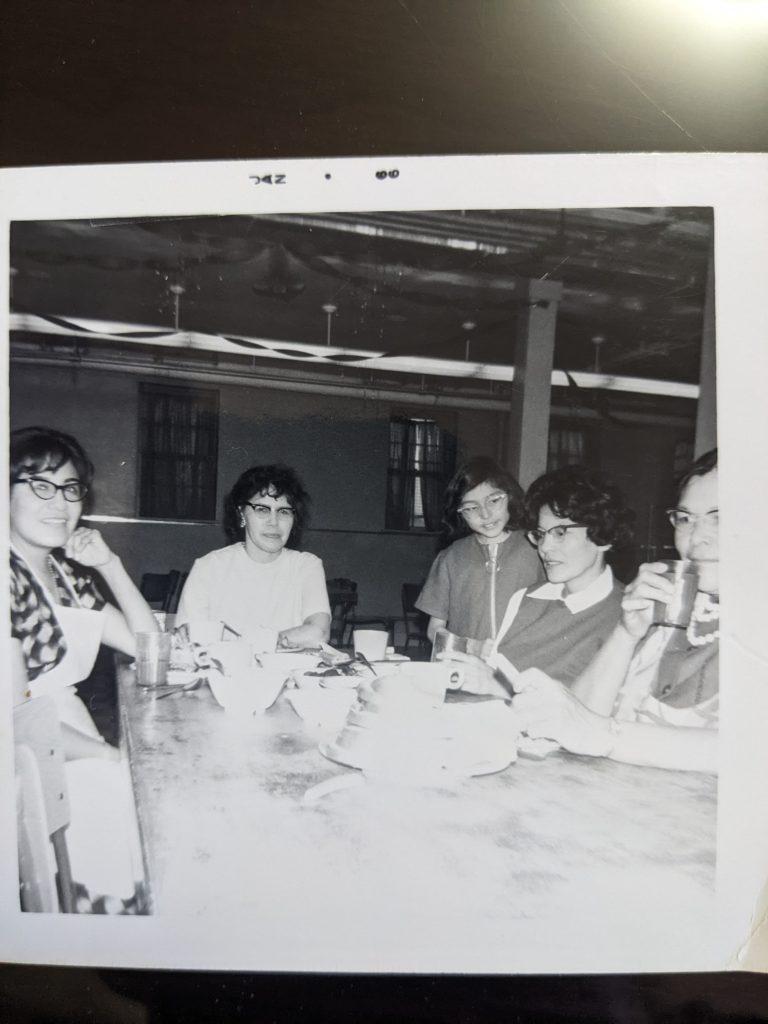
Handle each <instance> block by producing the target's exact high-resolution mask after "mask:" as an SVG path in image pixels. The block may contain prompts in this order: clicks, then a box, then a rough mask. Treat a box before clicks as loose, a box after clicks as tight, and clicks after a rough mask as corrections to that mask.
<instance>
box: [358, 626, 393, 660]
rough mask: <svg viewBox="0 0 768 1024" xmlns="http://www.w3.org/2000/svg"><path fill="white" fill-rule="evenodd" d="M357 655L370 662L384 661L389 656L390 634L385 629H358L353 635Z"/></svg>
mask: <svg viewBox="0 0 768 1024" xmlns="http://www.w3.org/2000/svg"><path fill="white" fill-rule="evenodd" d="M352 642H353V644H354V646H355V654H361V655H362V656H363V657H364V658H367V659H368V661H383V660H384V658H385V657H386V656H387V644H388V643H389V633H388V632H387V630H385V629H356V630H355V631H354V632H353V633H352Z"/></svg>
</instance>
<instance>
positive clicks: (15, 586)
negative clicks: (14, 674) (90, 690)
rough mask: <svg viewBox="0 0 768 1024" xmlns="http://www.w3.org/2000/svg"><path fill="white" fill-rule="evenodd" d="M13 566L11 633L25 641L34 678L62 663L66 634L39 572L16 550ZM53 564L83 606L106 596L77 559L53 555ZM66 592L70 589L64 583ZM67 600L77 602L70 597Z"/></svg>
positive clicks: (99, 605) (95, 603)
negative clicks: (54, 556)
mask: <svg viewBox="0 0 768 1024" xmlns="http://www.w3.org/2000/svg"><path fill="white" fill-rule="evenodd" d="M10 568H11V636H12V637H14V638H15V639H16V640H19V641H21V649H22V652H23V654H24V661H25V663H26V667H27V678H28V679H29V680H30V682H31V681H32V680H33V679H37V677H38V676H39V675H41V674H42V673H43V672H49V671H50V670H51V669H52V668H54V667H55V666H56V665H58V664H59V662H60V661H61V660H62V659H63V657H64V655H65V654H66V651H67V643H66V640H65V639H64V634H63V633H62V631H61V627H60V626H59V623H58V621H57V619H56V612H55V609H54V606H53V605H52V604H51V601H50V598H49V596H48V594H47V593H46V591H45V590H44V588H43V587H42V586H41V584H40V583H39V581H38V580H37V578H36V576H35V575H34V573H33V572H32V570H31V569H30V568H29V566H28V565H27V564H26V562H24V560H23V559H22V558H21V557H20V556H19V555H18V554H17V553H16V552H15V551H13V550H11V551H10ZM52 568H53V569H54V571H56V572H58V573H59V575H60V576H61V577H62V578H66V580H67V581H68V582H69V584H70V585H71V587H72V588H73V589H74V591H75V594H76V595H77V600H78V603H79V605H80V607H82V608H92V609H94V610H98V609H99V608H103V607H104V603H105V602H104V599H103V597H102V596H101V594H100V593H99V591H98V588H97V586H96V583H95V581H94V579H93V577H92V576H91V575H90V573H88V572H87V571H86V570H85V569H83V567H82V566H80V565H78V564H77V563H76V562H70V561H68V560H66V559H64V558H63V556H59V557H58V558H57V559H52ZM62 592H63V593H68V591H67V590H66V588H65V587H62ZM66 603H67V604H70V605H71V604H74V602H73V601H72V600H71V599H70V600H69V601H67V602H66Z"/></svg>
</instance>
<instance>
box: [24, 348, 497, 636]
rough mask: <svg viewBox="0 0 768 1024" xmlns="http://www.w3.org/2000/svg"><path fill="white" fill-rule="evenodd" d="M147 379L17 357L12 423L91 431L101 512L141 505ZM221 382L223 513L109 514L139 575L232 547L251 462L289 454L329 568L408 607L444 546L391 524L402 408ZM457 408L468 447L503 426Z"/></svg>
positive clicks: (96, 509)
mask: <svg viewBox="0 0 768 1024" xmlns="http://www.w3.org/2000/svg"><path fill="white" fill-rule="evenodd" d="M141 379H142V378H141V377H137V376H134V375H131V374H120V373H117V372H107V371H101V370H95V369H88V368H84V367H79V368H73V369H70V368H66V369H64V368H59V367H49V366H31V365H26V364H12V365H11V378H10V384H11V407H10V419H11V423H10V425H11V429H15V428H17V427H22V426H29V425H32V424H42V425H48V426H52V427H56V428H58V429H60V430H65V431H67V432H69V433H72V434H73V435H74V436H75V437H77V438H78V439H79V440H80V441H81V442H82V443H83V445H84V446H85V447H86V450H87V451H88V453H89V455H90V456H91V458H92V460H93V462H94V464H95V466H96V479H95V482H94V487H93V493H92V495H91V504H90V507H89V508H88V509H87V511H90V512H92V513H93V514H99V515H111V516H123V517H127V518H131V517H135V516H136V509H137V507H138V503H137V494H136V487H137V479H138V451H137V441H138V426H137V415H138V384H139V382H140V380H141ZM153 380H157V378H156V377H154V378H153ZM212 386H213V385H212ZM216 387H217V388H218V390H219V392H220V417H219V460H218V479H217V510H218V521H217V522H216V523H185V524H178V523H151V522H144V523H141V522H139V523H120V522H118V523H104V524H99V527H98V528H99V529H101V530H102V532H103V534H104V536H105V538H106V539H107V541H108V543H109V544H110V545H112V546H113V547H114V549H115V550H116V551H117V552H118V553H119V554H120V556H121V558H122V559H123V561H124V563H125V565H126V567H127V568H128V571H129V572H130V573H131V575H132V577H133V578H134V579H136V580H139V579H140V578H141V575H142V573H144V572H149V571H152V572H167V571H168V570H169V569H174V568H175V569H182V570H186V569H189V568H190V566H191V565H192V562H193V561H194V559H195V558H198V557H199V556H201V555H203V554H205V553H207V552H208V551H210V550H212V549H213V548H217V547H221V546H222V545H223V544H224V543H226V538H225V536H224V533H223V530H222V528H221V526H220V522H221V511H222V507H223V501H224V496H225V495H226V493H227V491H228V490H229V489H230V488H231V487H232V485H233V483H234V482H235V480H236V479H237V477H238V476H239V475H240V473H242V472H243V470H245V469H247V468H248V467H249V466H252V465H255V464H258V463H269V462H278V461H279V462H284V463H286V464H288V465H290V466H292V467H293V468H294V469H295V470H296V471H297V472H298V474H299V476H300V477H301V478H302V480H303V482H304V485H305V487H306V488H307V490H308V492H309V494H310V495H311V497H312V506H311V518H310V527H309V529H308V530H306V531H305V534H304V542H303V547H304V549H305V550H308V551H311V552H313V553H314V554H317V555H318V556H319V557H320V558H322V559H323V563H324V566H325V571H326V576H327V577H328V578H331V577H334V576H345V577H348V578H350V579H354V580H356V581H357V584H358V593H359V604H358V612H359V613H360V614H362V615H375V614H382V615H388V616H398V615H400V613H401V605H400V587H401V584H402V583H404V582H419V581H421V580H423V579H424V578H425V576H426V574H427V572H428V571H429V567H430V565H431V563H432V560H433V558H434V556H435V554H436V551H437V547H438V538H437V537H436V536H434V535H432V534H425V533H401V532H397V531H387V530H385V503H386V488H387V461H388V443H389V427H388V423H389V417H390V414H392V413H393V412H402V411H403V410H400V409H395V408H393V407H392V406H391V405H390V404H388V403H386V402H373V401H369V400H366V399H364V398H359V399H357V398H346V397H345V398H332V397H328V396H325V395H314V394H304V393H295V394H294V393H289V392H285V391H270V390H267V389H258V388H252V387H246V386H243V387H238V386H231V385H226V386H221V385H218V384H216ZM416 414H418V413H416ZM450 419H451V424H452V425H453V427H454V428H455V429H456V430H457V431H458V432H459V438H458V440H459V450H460V451H462V452H463V451H466V450H469V453H470V454H476V453H477V452H479V451H483V450H485V448H484V447H483V441H482V439H483V438H492V437H494V436H495V434H496V422H495V421H496V419H497V414H493V413H489V412H484V411H482V410H480V411H467V412H464V411H461V412H460V413H458V414H453V413H452V414H451V415H450ZM446 425H448V424H447V421H446Z"/></svg>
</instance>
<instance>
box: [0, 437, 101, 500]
mask: <svg viewBox="0 0 768 1024" xmlns="http://www.w3.org/2000/svg"><path fill="white" fill-rule="evenodd" d="M8 461H9V469H10V479H11V483H13V482H14V481H16V480H18V479H19V475H20V474H23V473H27V474H30V475H32V476H34V475H35V474H36V473H55V472H56V470H57V469H59V468H60V467H61V466H63V465H65V464H66V463H67V462H71V463H72V465H73V466H74V467H75V472H76V473H77V478H78V480H79V481H80V483H81V484H85V486H86V487H90V486H91V483H92V481H93V463H92V462H91V460H90V459H89V458H88V456H87V455H86V454H85V452H84V451H83V448H82V446H81V445H80V442H79V441H76V440H75V438H74V437H72V436H71V435H70V434H64V433H62V432H61V431H60V430H52V429H51V428H50V427H22V428H21V429H20V430H14V431H12V432H11V437H10V446H9V460H8Z"/></svg>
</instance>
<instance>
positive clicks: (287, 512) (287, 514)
mask: <svg viewBox="0 0 768 1024" xmlns="http://www.w3.org/2000/svg"><path fill="white" fill-rule="evenodd" d="M245 504H246V505H247V506H248V508H252V509H253V514H254V515H255V516H256V518H257V519H263V520H264V521H266V520H267V519H269V517H270V516H271V515H272V513H273V512H275V513H276V514H277V518H278V520H282V521H283V522H284V523H287V522H288V520H289V519H290V520H291V521H293V517H294V516H295V515H296V510H295V509H293V508H288V506H286V505H284V506H283V507H282V508H272V506H271V505H259V504H258V503H257V502H256V503H254V502H252V501H246V502H245Z"/></svg>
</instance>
